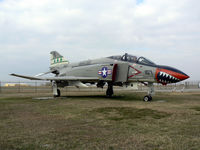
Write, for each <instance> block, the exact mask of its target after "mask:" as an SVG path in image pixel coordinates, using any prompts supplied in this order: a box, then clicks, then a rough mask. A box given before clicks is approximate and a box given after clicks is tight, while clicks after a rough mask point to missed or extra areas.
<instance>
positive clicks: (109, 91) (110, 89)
mask: <svg viewBox="0 0 200 150" xmlns="http://www.w3.org/2000/svg"><path fill="white" fill-rule="evenodd" d="M112 95H113V88H112V87H111V88H108V89H107V91H106V96H108V97H112Z"/></svg>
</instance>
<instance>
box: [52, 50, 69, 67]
mask: <svg viewBox="0 0 200 150" xmlns="http://www.w3.org/2000/svg"><path fill="white" fill-rule="evenodd" d="M50 54H51V68H54V67H58V66H60V65H67V64H69V62H68V61H67V60H66V59H65V58H64V57H63V56H62V55H60V54H59V53H58V52H56V51H52V52H51V53H50Z"/></svg>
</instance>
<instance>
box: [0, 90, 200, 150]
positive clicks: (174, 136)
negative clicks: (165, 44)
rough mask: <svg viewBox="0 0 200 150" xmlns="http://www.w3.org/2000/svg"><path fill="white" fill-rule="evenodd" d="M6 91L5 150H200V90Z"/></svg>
mask: <svg viewBox="0 0 200 150" xmlns="http://www.w3.org/2000/svg"><path fill="white" fill-rule="evenodd" d="M143 96H144V93H125V94H124V93H123V94H122V93H117V94H116V95H115V96H114V97H113V98H106V97H105V96H103V94H102V93H100V94H98V93H96V95H95V94H93V95H92V96H89V95H84V96H66V97H61V98H57V99H48V100H45V99H44V100H40V99H33V97H31V96H30V97H24V96H17V97H13V96H12V97H8V96H6V97H2V96H1V97H0V150H68V149H75V150H82V149H83V150H84V149H87V150H90V149H91V150H103V149H105V150H115V149H116V150H120V149H122V150H129V149H130V150H132V149H133V150H135V149H136V150H199V149H200V93H158V94H157V95H156V96H154V100H153V101H152V102H143V101H142V98H143Z"/></svg>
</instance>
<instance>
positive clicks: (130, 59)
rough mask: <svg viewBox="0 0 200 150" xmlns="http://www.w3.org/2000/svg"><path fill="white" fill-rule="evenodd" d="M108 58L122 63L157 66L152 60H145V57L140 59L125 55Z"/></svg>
mask: <svg viewBox="0 0 200 150" xmlns="http://www.w3.org/2000/svg"><path fill="white" fill-rule="evenodd" d="M108 58H111V59H115V60H121V61H127V62H132V63H139V64H145V65H156V64H155V63H154V62H152V61H151V60H149V59H147V58H145V57H142V56H140V57H138V56H133V55H129V54H127V53H125V54H124V55H122V56H120V55H117V56H110V57H108Z"/></svg>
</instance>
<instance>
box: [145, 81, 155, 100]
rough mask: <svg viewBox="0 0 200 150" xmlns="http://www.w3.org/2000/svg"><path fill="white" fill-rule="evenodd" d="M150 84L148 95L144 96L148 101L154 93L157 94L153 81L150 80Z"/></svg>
mask: <svg viewBox="0 0 200 150" xmlns="http://www.w3.org/2000/svg"><path fill="white" fill-rule="evenodd" d="M147 86H148V95H146V96H144V98H143V101H145V102H148V101H151V100H152V95H154V94H155V92H154V87H153V83H151V82H149V83H148V84H147Z"/></svg>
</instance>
